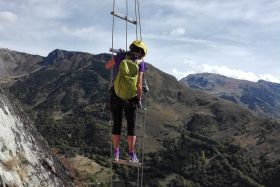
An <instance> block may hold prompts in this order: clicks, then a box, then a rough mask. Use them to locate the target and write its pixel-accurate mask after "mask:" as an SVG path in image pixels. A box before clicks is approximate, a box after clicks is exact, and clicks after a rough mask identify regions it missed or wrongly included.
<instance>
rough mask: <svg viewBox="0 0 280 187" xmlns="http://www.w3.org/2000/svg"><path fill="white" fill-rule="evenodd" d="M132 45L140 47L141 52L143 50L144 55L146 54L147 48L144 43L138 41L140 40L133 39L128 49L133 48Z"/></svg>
mask: <svg viewBox="0 0 280 187" xmlns="http://www.w3.org/2000/svg"><path fill="white" fill-rule="evenodd" d="M133 46H136V47H138V48H140V49H142V50H143V52H144V56H146V55H147V51H148V49H147V47H146V45H145V44H144V43H143V42H142V41H140V40H135V41H133V42H132V43H131V44H130V46H129V49H130V50H131V49H132V48H133Z"/></svg>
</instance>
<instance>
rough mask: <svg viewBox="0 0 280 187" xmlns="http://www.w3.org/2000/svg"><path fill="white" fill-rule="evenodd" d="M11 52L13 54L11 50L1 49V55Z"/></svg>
mask: <svg viewBox="0 0 280 187" xmlns="http://www.w3.org/2000/svg"><path fill="white" fill-rule="evenodd" d="M9 52H11V50H10V49H8V48H0V53H1V54H4V53H9Z"/></svg>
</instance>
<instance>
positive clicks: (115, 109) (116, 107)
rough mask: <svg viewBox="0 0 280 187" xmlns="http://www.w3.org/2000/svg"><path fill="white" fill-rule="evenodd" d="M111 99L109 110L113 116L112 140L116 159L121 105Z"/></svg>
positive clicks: (116, 158)
mask: <svg viewBox="0 0 280 187" xmlns="http://www.w3.org/2000/svg"><path fill="white" fill-rule="evenodd" d="M112 99H113V100H112V104H111V111H112V117H113V128H112V142H113V147H114V160H115V161H118V160H119V144H120V134H121V127H122V111H123V107H122V105H121V104H120V103H118V102H117V101H114V98H112Z"/></svg>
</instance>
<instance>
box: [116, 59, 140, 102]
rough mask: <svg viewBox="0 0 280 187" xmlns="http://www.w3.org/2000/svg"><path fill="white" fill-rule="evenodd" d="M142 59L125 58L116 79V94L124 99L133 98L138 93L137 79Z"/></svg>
mask: <svg viewBox="0 0 280 187" xmlns="http://www.w3.org/2000/svg"><path fill="white" fill-rule="evenodd" d="M140 63H141V62H140V61H135V62H134V61H132V60H129V59H124V60H122V61H121V63H120V66H119V71H118V73H117V76H116V78H115V80H114V88H115V92H116V95H117V96H118V97H120V98H121V99H124V100H129V99H132V98H134V97H135V96H136V94H137V80H138V71H139V64H140Z"/></svg>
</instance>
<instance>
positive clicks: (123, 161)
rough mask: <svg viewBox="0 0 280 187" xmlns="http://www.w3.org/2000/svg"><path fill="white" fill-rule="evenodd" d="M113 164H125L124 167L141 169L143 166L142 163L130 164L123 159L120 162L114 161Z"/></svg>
mask: <svg viewBox="0 0 280 187" xmlns="http://www.w3.org/2000/svg"><path fill="white" fill-rule="evenodd" d="M112 162H113V163H115V164H123V165H128V166H135V167H141V166H142V163H130V162H128V161H127V160H123V159H119V161H118V162H117V161H115V160H113V161H112Z"/></svg>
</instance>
